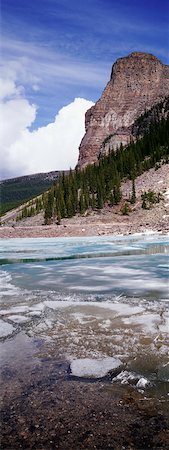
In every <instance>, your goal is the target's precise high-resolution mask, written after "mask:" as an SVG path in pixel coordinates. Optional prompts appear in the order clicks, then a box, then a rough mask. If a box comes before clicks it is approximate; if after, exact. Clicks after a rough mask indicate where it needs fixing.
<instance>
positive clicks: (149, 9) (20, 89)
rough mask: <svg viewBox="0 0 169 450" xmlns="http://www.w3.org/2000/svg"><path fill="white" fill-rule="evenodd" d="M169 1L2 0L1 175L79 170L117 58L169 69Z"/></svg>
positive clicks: (5, 176)
mask: <svg viewBox="0 0 169 450" xmlns="http://www.w3.org/2000/svg"><path fill="white" fill-rule="evenodd" d="M168 5H169V3H168V0H161V1H159V0H158V1H157V0H137V1H135V0H128V1H127V0H85V1H79V0H71V1H70V0H34V1H30V0H15V1H13V0H1V42H2V46H1V52H2V57H1V67H0V74H1V78H0V101H1V110H0V111H1V150H0V151H1V178H2V179H5V178H11V177H15V176H20V175H26V174H29V173H36V172H46V171H50V170H64V169H69V168H70V167H72V168H74V167H75V165H76V163H77V159H78V147H79V144H80V141H81V139H82V137H83V134H84V132H85V125H84V117H85V112H86V110H87V109H89V108H90V107H91V106H92V105H93V104H94V103H95V102H96V101H97V100H98V99H99V98H100V96H101V94H102V91H103V89H104V88H105V86H106V84H107V82H108V81H109V78H110V73H111V67H112V64H113V63H114V62H115V61H116V59H117V58H119V57H123V56H126V55H128V54H129V53H131V52H133V51H144V52H149V53H153V54H154V55H155V56H157V57H158V58H159V59H160V60H161V61H162V62H163V63H165V64H169V52H168V49H169V35H168V23H169V7H168Z"/></svg>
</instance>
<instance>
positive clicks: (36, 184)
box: [0, 171, 60, 214]
mask: <svg viewBox="0 0 169 450" xmlns="http://www.w3.org/2000/svg"><path fill="white" fill-rule="evenodd" d="M59 173H60V172H58V171H57V172H47V173H37V174H33V175H25V176H22V177H16V178H11V179H9V180H4V181H0V194H1V214H3V213H5V212H6V211H8V210H10V209H12V208H15V207H16V206H18V205H20V204H22V203H24V202H25V201H27V200H30V199H31V198H32V197H35V196H36V195H39V194H41V193H42V192H44V191H45V190H47V189H48V188H49V187H50V186H51V185H52V183H53V182H54V181H55V180H56V179H57V178H58V176H59Z"/></svg>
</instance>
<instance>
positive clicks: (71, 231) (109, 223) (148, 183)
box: [0, 164, 169, 238]
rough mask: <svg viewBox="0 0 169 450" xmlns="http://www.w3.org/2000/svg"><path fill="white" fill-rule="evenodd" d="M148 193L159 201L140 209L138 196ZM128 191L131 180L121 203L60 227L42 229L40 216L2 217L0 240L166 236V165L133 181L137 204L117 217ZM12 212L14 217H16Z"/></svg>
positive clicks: (168, 217)
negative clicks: (145, 234) (127, 235)
mask: <svg viewBox="0 0 169 450" xmlns="http://www.w3.org/2000/svg"><path fill="white" fill-rule="evenodd" d="M148 189H151V190H152V191H154V192H156V193H157V194H158V193H159V192H160V193H161V196H162V199H161V201H160V203H156V204H154V205H153V206H152V208H150V209H148V210H145V209H143V208H142V206H141V205H142V200H141V193H142V192H143V191H148ZM131 190H132V182H131V180H127V181H126V182H124V183H123V184H122V193H123V200H122V201H121V203H120V204H119V205H117V206H116V207H109V206H105V207H104V208H103V209H102V210H95V211H91V212H90V213H88V214H84V215H80V214H77V215H76V216H74V217H71V218H65V219H62V221H61V224H60V225H57V224H56V223H54V224H53V225H50V226H48V225H46V226H45V225H44V214H43V213H42V212H40V213H39V214H37V215H36V216H33V217H28V218H26V219H23V220H22V221H20V222H15V219H14V218H10V217H8V215H7V214H6V216H4V217H3V218H2V221H3V222H2V223H3V226H1V227H0V236H1V237H2V238H5V237H11V238H12V237H13V238H14V237H19V238H21V237H59V236H60V237H69V236H94V235H109V234H113V233H114V234H129V233H138V232H139V233H140V232H141V233H144V232H148V231H155V232H162V233H166V232H169V165H168V164H165V165H162V166H161V167H160V168H159V169H158V170H155V169H153V168H152V169H150V170H149V171H148V172H144V173H143V174H142V175H140V176H139V177H137V179H136V197H137V202H136V203H135V204H134V205H133V206H132V208H131V212H130V213H129V215H123V214H122V213H121V205H122V204H124V202H125V200H126V199H127V198H128V197H129V193H130V192H131ZM17 214H18V211H16V214H15V216H17Z"/></svg>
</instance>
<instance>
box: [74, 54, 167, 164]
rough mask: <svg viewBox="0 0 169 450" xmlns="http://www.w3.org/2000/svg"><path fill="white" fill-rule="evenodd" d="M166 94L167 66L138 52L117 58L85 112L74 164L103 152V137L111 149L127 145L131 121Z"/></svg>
mask: <svg viewBox="0 0 169 450" xmlns="http://www.w3.org/2000/svg"><path fill="white" fill-rule="evenodd" d="M168 95H169V66H168V65H164V64H162V63H161V61H159V59H157V58H156V57H155V56H153V55H151V54H147V53H142V52H135V53H131V54H130V55H129V56H126V57H124V58H120V59H118V60H117V61H116V62H115V64H113V67H112V72H111V78H110V81H109V82H108V84H107V86H106V88H105V89H104V91H103V94H102V96H101V98H100V99H99V100H98V101H97V103H96V104H95V105H94V106H92V107H91V108H90V109H89V110H88V111H87V112H86V116H85V129H86V133H85V135H84V137H83V139H82V141H81V144H80V147H79V159H78V167H80V168H82V167H85V166H86V165H88V164H91V163H94V162H96V161H97V159H98V157H99V155H100V153H102V152H105V148H106V147H105V143H106V139H107V140H108V141H109V145H110V144H111V148H112V147H114V149H116V148H117V147H118V146H119V145H120V143H121V142H122V144H123V145H126V144H128V142H129V141H130V139H131V136H132V130H133V127H132V125H133V124H134V122H135V120H136V119H137V118H138V117H139V116H140V115H141V114H143V113H145V111H148V110H150V109H151V108H152V107H153V106H154V105H156V104H157V103H159V102H161V101H162V100H163V99H165V97H167V96H168ZM110 137H111V140H110ZM109 148H110V147H109ZM109 148H107V149H106V150H107V151H108V150H109Z"/></svg>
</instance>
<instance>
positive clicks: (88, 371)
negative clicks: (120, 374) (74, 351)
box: [70, 357, 122, 378]
mask: <svg viewBox="0 0 169 450" xmlns="http://www.w3.org/2000/svg"><path fill="white" fill-rule="evenodd" d="M121 364H122V362H121V361H120V359H118V358H111V357H108V358H102V359H90V358H84V359H76V360H75V361H72V363H71V365H70V369H71V373H72V375H75V376H77V377H91V378H101V377H104V376H105V375H106V374H107V373H108V372H109V371H110V370H113V369H116V368H117V367H119V366H121Z"/></svg>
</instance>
